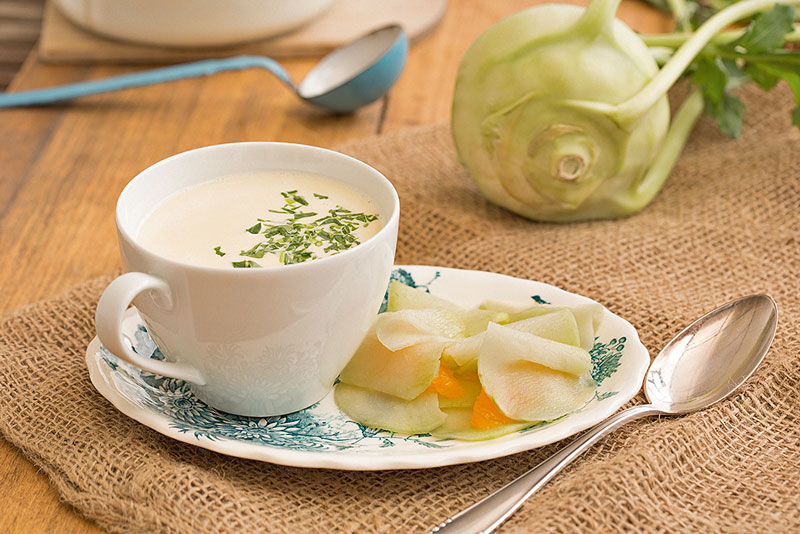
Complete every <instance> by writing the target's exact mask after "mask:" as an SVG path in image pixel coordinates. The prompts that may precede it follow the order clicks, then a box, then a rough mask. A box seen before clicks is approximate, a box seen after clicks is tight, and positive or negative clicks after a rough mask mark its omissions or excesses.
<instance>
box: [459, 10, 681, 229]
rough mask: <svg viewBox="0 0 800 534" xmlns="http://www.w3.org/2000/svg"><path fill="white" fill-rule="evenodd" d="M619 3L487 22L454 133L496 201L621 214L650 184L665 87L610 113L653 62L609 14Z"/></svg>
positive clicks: (528, 212)
mask: <svg viewBox="0 0 800 534" xmlns="http://www.w3.org/2000/svg"><path fill="white" fill-rule="evenodd" d="M617 5H618V0H594V2H593V3H592V4H591V5H590V6H589V8H588V9H583V8H581V7H576V6H571V5H560V4H543V5H538V6H535V7H532V8H530V9H527V10H525V11H522V12H520V13H517V14H515V15H512V16H510V17H508V18H506V19H504V20H502V21H501V22H499V23H497V24H496V25H494V26H492V27H491V28H489V29H488V30H487V31H486V32H485V33H483V34H482V35H481V36H480V37H479V38H478V39H477V40H476V41H475V42H474V43H473V44H472V46H471V47H470V48H469V50H468V51H467V53H466V54H465V56H464V58H463V60H462V62H461V66H460V69H459V71H458V79H457V82H456V88H455V95H454V99H453V116H452V131H453V138H454V140H455V144H456V148H457V150H458V155H459V159H460V160H461V162H462V163H463V164H464V165H465V166H466V168H467V169H468V171H469V173H470V175H471V176H472V177H473V179H474V180H475V182H476V183H477V184H478V186H479V187H480V189H481V191H482V192H483V193H484V194H485V195H486V196H487V197H488V198H489V199H490V200H491V201H492V202H495V203H496V204H499V205H500V206H503V207H505V208H507V209H509V210H511V211H513V212H515V213H518V214H520V215H523V216H525V217H528V218H531V219H536V220H541V221H558V222H562V221H576V220H585V219H597V218H612V217H620V216H624V215H628V214H630V213H633V212H636V211H638V210H640V209H642V208H643V207H644V206H645V205H646V204H647V203H649V202H650V200H652V198H653V196H654V195H655V193H657V191H658V188H657V189H656V190H655V191H653V190H652V188H651V187H644V188H643V187H642V185H643V182H644V181H645V179H646V177H647V173H648V170H649V169H650V167H651V165H652V164H653V161H654V159H655V158H656V157H657V155H658V154H659V151H660V150H661V148H662V144H663V142H664V139H665V136H666V135H667V130H668V128H669V124H670V117H669V104H668V103H667V98H666V95H665V94H662V95H659V97H658V98H657V99H656V100H655V101H654V102H653V103H652V104H651V105H649V106H648V107H647V109H645V110H641V111H638V110H637V113H635V114H633V116H632V115H631V114H630V113H628V114H625V113H618V111H619V110H618V109H617V106H618V105H619V104H622V103H624V102H626V101H628V100H629V99H630V98H631V97H633V96H634V95H636V94H637V93H638V92H639V91H641V90H642V89H643V87H645V85H647V84H648V82H649V81H650V80H651V79H652V78H653V77H654V76H655V75H656V73H657V72H658V70H659V69H658V66H657V65H656V63H655V61H654V60H653V58H652V56H651V54H650V53H649V51H648V49H647V47H646V46H645V44H644V43H643V42H642V40H641V39H640V38H639V37H637V36H636V34H634V32H633V31H632V30H630V29H629V28H628V27H627V26H625V25H624V24H623V23H622V22H620V21H618V20H617V19H616V18H614V12H615V11H616V7H617ZM661 183H663V181H662V182H661ZM660 185H661V184H659V188H660Z"/></svg>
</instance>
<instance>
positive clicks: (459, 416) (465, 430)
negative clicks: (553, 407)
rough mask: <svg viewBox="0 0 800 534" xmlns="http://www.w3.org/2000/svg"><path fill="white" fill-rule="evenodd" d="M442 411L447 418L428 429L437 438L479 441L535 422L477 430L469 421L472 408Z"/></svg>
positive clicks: (445, 409)
mask: <svg viewBox="0 0 800 534" xmlns="http://www.w3.org/2000/svg"><path fill="white" fill-rule="evenodd" d="M440 406H441V402H440ZM442 411H443V412H444V413H445V414H447V419H445V420H444V423H443V424H442V425H441V426H439V427H437V428H435V429H433V430H431V431H430V433H431V435H432V436H434V437H437V438H451V439H463V440H467V441H479V440H484V439H492V438H497V437H500V436H503V435H505V434H510V433H512V432H516V431H517V430H522V429H523V428H527V427H529V426H531V425H533V424H535V423H533V422H522V423H509V424H505V425H499V426H496V427H493V428H490V429H488V430H478V429H477V428H475V427H473V426H472V424H471V423H470V420H471V418H472V408H443V410H442Z"/></svg>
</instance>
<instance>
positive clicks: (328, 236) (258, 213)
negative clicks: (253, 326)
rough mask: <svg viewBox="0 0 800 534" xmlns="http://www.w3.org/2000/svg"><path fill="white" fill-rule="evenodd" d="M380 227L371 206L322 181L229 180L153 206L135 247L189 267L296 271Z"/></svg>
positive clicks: (265, 176) (270, 176)
mask: <svg viewBox="0 0 800 534" xmlns="http://www.w3.org/2000/svg"><path fill="white" fill-rule="evenodd" d="M381 226H383V224H382V221H381V220H380V219H379V218H378V211H377V210H376V208H375V206H374V205H373V203H372V202H371V201H370V200H369V199H367V198H366V197H364V196H363V195H362V194H361V193H359V192H358V191H354V190H352V189H350V188H348V187H346V186H344V185H342V184H339V183H338V182H335V181H333V180H331V179H329V178H326V177H324V176H320V175H316V174H309V173H303V172H295V171H280V172H263V173H253V174H244V175H235V176H228V177H224V178H221V179H219V180H215V181H211V182H206V183H203V184H200V185H198V186H195V187H192V188H190V189H187V190H184V191H180V192H178V193H176V194H174V195H172V196H171V197H168V198H167V199H166V200H164V201H163V202H162V203H160V204H159V205H158V206H157V207H156V208H155V210H154V211H153V213H151V214H150V215H149V216H148V217H147V218H146V219H145V221H144V222H143V223H142V225H141V227H140V228H139V233H138V236H137V241H138V242H139V243H140V244H141V245H142V246H143V247H145V248H147V249H148V250H151V251H153V252H155V253H156V254H159V255H161V256H164V257H167V258H170V259H173V260H178V261H182V262H186V263H192V264H195V265H205V266H212V267H231V268H257V267H266V266H271V265H289V264H292V263H302V262H304V261H310V260H314V259H317V258H321V257H323V256H329V255H332V254H336V253H338V252H341V251H343V250H347V249H349V248H352V247H354V246H356V245H358V244H360V243H363V242H364V241H366V240H367V239H369V238H370V237H372V236H373V235H375V234H376V233H377V232H378V230H380V228H381Z"/></svg>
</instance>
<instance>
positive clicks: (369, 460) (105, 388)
mask: <svg viewBox="0 0 800 534" xmlns="http://www.w3.org/2000/svg"><path fill="white" fill-rule="evenodd" d="M394 269H395V270H397V269H404V270H406V271H412V272H413V271H432V272H437V271H438V272H440V273H447V274H451V275H452V274H454V273H455V274H456V275H457V276H459V275H460V276H465V277H470V276H478V277H481V278H484V277H486V278H492V279H494V280H502V281H504V282H505V283H510V284H529V285H530V289H529V290H528V292H531V291H533V292H536V293H537V294H538V292H539V291H540V290H541V289H542V288H544V289H546V290H547V292H549V293H551V294H555V295H558V296H559V297H564V299H565V300H574V301H578V302H584V303H586V302H595V301H593V300H592V299H590V298H588V297H585V296H582V295H578V294H576V293H571V292H569V291H566V290H564V289H561V288H559V287H556V286H553V285H550V284H547V283H545V282H539V281H534V280H527V279H523V278H517V277H513V276H509V275H505V274H500V273H494V272H489V271H479V270H468V269H456V268H450V267H439V266H429V265H395V266H394ZM536 286H538V288H537V287H536ZM434 293H435V292H434ZM446 298H450V299H453V298H454V297H453V296H450V295H448V296H446ZM484 298H491V297H489V296H485V297H484ZM557 304H558V303H557ZM603 311H604V323H605V324H604V325H603V326H601V331H602V329H603V328H604V327H607V325H608V320H607V319H608V318H611V320H612V321H613V322H614V323H615V327H619V328H620V329H621V330H623V331H624V332H623V333H624V335H625V337H626V342H625V343H626V347H625V349H624V350H625V358H626V360H628V361H626V364H627V365H629V366H631V367H632V369H630V370H629V373H631V374H632V375H633V378H635V380H633V379H631V380H627V381H625V382H624V383H623V384H622V385H621V386H619V389H618V391H617V392H616V394H615V395H614V396H613V397H612V398H611V399H608V400H611V402H604V403H602V404H601V405H599V406H597V407H596V408H595V409H593V410H592V412H593V413H592V415H593V416H592V417H591V418H586V417H583V418H581V417H580V416H581V415H584V416H585V415H587V414H586V413H584V414H582V413H581V412H582V410H579V411H577V412H574V413H572V414H568V415H567V416H564V417H563V419H561V420H558V421H556V422H553V423H550V424H548V425H546V426H545V427H542V429H543V430H547V431H548V432H546V433H544V434H543V433H541V432H529V433H527V434H520V433H513V434H510V435H507V436H503V437H500V438H495V439H493V440H486V441H475V442H457V441H455V440H454V442H456V443H458V444H459V446H457V447H456V448H443V449H426V450H425V452H424V453H422V452H415V453H410V454H409V453H405V454H403V453H399V454H391V453H390V452H389V451H388V450H387V449H382V451H384V452H385V454H383V455H375V456H370V455H364V454H360V453H363V451H359V450H354V451H324V452H308V451H298V450H294V449H289V448H281V447H277V446H270V445H263V444H258V443H249V442H245V441H241V440H226V439H213V440H212V439H209V438H207V437H204V436H194V435H193V434H192V433H190V432H181V431H179V430H178V429H176V428H174V427H171V426H170V424H171V423H170V420H169V419H168V418H167V417H166V416H164V415H163V414H161V413H160V412H157V411H155V410H153V409H147V408H144V407H141V406H138V405H136V404H134V403H133V402H131V401H130V400H128V399H127V398H125V396H124V395H122V394H121V393H120V392H119V390H118V389H117V388H116V387H115V386H114V385H113V384H112V382H111V380H109V379H108V377H107V376H106V372H107V367H106V368H105V369H102V368H101V366H100V365H99V356H100V355H101V354H102V353H101V351H100V348H101V344H100V341H99V340H98V339H97V337H94V338H93V339H92V341H91V342H90V343H89V345H88V347H87V349H86V364H87V367H88V370H89V375H90V379H91V382H92V384H93V385H94V387H95V389H96V390H97V391H98V392H99V393H100V394H101V395H102V396H103V397H105V398H106V399H107V400H108V401H109V402H111V404H112V405H113V406H114V407H115V408H116V409H117V410H118V411H120V412H121V413H123V414H124V415H126V416H128V417H130V418H131V419H134V420H136V421H138V422H139V423H141V424H143V425H145V426H147V427H150V428H151V429H153V430H155V431H157V432H159V433H160V434H163V435H165V436H167V437H169V438H172V439H175V440H177V441H181V442H184V443H188V444H190V445H195V446H199V447H202V448H205V449H209V450H212V451H215V452H219V453H222V454H225V455H228V456H234V457H240V458H246V459H251V460H258V461H265V462H269V463H273V464H278V465H285V466H291V467H307V468H325V469H338V470H349V471H377V470H392V469H420V468H432V467H442V466H447V465H455V464H463V463H471V462H477V461H483V460H490V459H494V458H500V457H503V456H508V455H511V454H517V453H520V452H524V451H527V450H531V449H534V448H538V447H541V446H544V445H547V444H550V443H554V442H556V441H560V440H562V439H565V438H568V437H570V436H572V435H575V434H576V433H578V432H581V431H582V430H585V429H587V428H590V427H592V426H594V425H595V424H597V423H599V422H600V421H602V420H604V419H606V418H607V417H609V416H611V415H613V414H614V413H615V412H616V411H617V410H618V409H619V408H620V407H621V406H622V405H624V404H625V403H626V402H627V401H629V400H630V399H631V398H633V397H634V396H635V395H636V394H637V393H638V392H639V390H640V389H641V386H642V382H643V380H644V376H645V373H646V371H647V368H648V366H649V364H650V356H649V353H648V351H647V349H646V348H645V347H644V345H643V344H642V343H641V341H640V340H639V336H638V333H637V332H636V329H635V328H634V327H633V325H631V324H630V323H629V322H628V321H626V320H625V319H623V318H621V317H619V316H618V315H616V314H614V313H611V312H610V311H609V310H608V309H607V308H605V307H603ZM128 313H129V314H131V313H136V312H135V308H131V309H129V310H128ZM328 395H329V396H330V395H332V392H331V393H329V394H328Z"/></svg>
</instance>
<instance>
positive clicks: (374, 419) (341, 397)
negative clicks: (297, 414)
mask: <svg viewBox="0 0 800 534" xmlns="http://www.w3.org/2000/svg"><path fill="white" fill-rule="evenodd" d="M333 398H334V400H335V401H336V404H337V405H338V406H339V409H341V410H342V411H343V412H344V413H346V414H347V415H348V416H349V417H350V418H351V419H353V420H354V421H358V422H359V423H361V424H362V425H366V426H371V427H374V428H381V429H384V430H390V431H392V432H399V433H401V434H424V433H427V432H430V431H431V430H433V429H434V428H437V427H439V426H441V425H442V424H443V423H444V421H445V419H446V417H447V416H446V415H445V413H444V412H442V411H441V410H440V409H439V402H438V399H437V398H436V394H435V393H431V392H425V393H422V394H421V395H419V396H418V397H416V398H414V399H411V400H405V399H400V398H398V397H394V396H392V395H387V394H385V393H380V392H377V391H371V390H369V389H365V388H361V387H358V386H352V385H349V384H343V383H339V384H337V385H336V390H335V391H334V394H333Z"/></svg>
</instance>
